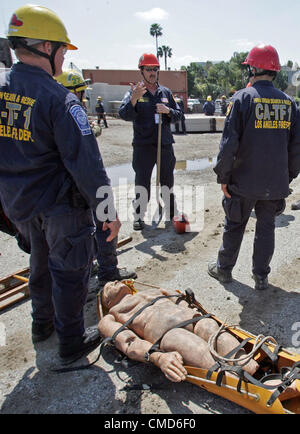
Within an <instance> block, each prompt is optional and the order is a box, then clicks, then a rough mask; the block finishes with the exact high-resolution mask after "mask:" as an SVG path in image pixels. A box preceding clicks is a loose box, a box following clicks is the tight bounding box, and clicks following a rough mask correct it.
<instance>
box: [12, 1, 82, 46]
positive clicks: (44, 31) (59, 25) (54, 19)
mask: <svg viewBox="0 0 300 434" xmlns="http://www.w3.org/2000/svg"><path fill="white" fill-rule="evenodd" d="M7 37H8V38H13V37H17V38H28V39H34V40H38V41H39V40H41V41H53V42H61V43H63V44H66V46H67V48H68V50H77V47H75V45H73V44H71V41H70V39H69V37H68V34H67V30H66V28H65V26H64V24H63V22H62V21H61V20H60V18H59V17H58V16H57V15H56V14H55V13H54V12H52V11H51V10H50V9H48V8H45V7H44V6H36V5H30V4H28V5H25V6H22V7H20V8H19V9H17V10H16V12H15V13H14V14H13V16H12V17H11V20H10V23H9V28H8V34H7Z"/></svg>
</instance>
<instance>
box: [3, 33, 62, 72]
mask: <svg viewBox="0 0 300 434" xmlns="http://www.w3.org/2000/svg"><path fill="white" fill-rule="evenodd" d="M9 41H10V45H11V47H12V48H13V49H16V48H18V46H21V47H22V48H25V50H27V51H31V53H34V54H37V55H38V56H41V57H45V58H46V59H48V60H49V62H50V65H51V69H52V75H53V76H54V75H55V73H56V68H55V56H56V53H57V51H58V49H59V48H60V47H61V45H62V44H61V43H60V42H51V41H49V42H51V44H53V45H54V48H53V50H52V53H51V54H50V55H49V54H47V53H44V52H43V51H40V50H37V49H36V48H34V47H31V46H29V45H28V44H27V43H26V41H25V40H24V39H22V38H10V39H9Z"/></svg>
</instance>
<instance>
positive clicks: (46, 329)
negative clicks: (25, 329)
mask: <svg viewBox="0 0 300 434" xmlns="http://www.w3.org/2000/svg"><path fill="white" fill-rule="evenodd" d="M53 332H54V325H53V321H49V322H46V323H38V322H36V321H33V322H32V326H31V338H32V342H33V343H34V344H36V343H37V342H43V341H45V340H46V339H48V338H49V337H50V336H51V335H52V333H53Z"/></svg>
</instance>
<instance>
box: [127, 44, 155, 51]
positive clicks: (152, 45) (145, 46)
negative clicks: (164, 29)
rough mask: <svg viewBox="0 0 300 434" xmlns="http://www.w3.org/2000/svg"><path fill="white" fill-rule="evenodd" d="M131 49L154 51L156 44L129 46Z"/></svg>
mask: <svg viewBox="0 0 300 434" xmlns="http://www.w3.org/2000/svg"><path fill="white" fill-rule="evenodd" d="M129 48H137V49H139V50H148V49H154V48H155V45H154V44H129Z"/></svg>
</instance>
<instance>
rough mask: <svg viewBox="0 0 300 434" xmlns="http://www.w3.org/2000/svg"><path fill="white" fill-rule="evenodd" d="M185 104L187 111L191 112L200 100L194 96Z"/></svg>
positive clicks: (198, 104)
mask: <svg viewBox="0 0 300 434" xmlns="http://www.w3.org/2000/svg"><path fill="white" fill-rule="evenodd" d="M187 106H188V112H189V113H193V112H195V111H196V107H197V106H198V107H199V106H200V101H199V100H198V99H196V98H189V99H188V101H187ZM197 112H198V111H197Z"/></svg>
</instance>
